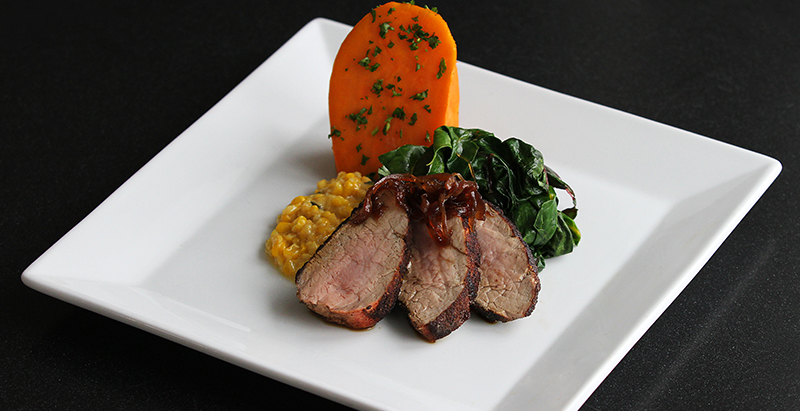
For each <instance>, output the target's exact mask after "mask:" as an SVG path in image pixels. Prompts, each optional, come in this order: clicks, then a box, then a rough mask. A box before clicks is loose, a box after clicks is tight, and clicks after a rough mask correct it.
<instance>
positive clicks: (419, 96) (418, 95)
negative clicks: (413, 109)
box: [411, 90, 428, 101]
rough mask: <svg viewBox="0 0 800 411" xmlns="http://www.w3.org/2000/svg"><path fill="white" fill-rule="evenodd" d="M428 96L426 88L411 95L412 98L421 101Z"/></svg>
mask: <svg viewBox="0 0 800 411" xmlns="http://www.w3.org/2000/svg"><path fill="white" fill-rule="evenodd" d="M426 98H428V90H425V91H423V92H422V93H417V94H414V95H413V96H411V99H412V100H417V101H422V100H425V99H426Z"/></svg>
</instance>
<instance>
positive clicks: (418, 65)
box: [414, 63, 422, 71]
mask: <svg viewBox="0 0 800 411" xmlns="http://www.w3.org/2000/svg"><path fill="white" fill-rule="evenodd" d="M421 68H422V65H421V64H419V63H417V68H416V69H415V70H414V71H419V69H421Z"/></svg>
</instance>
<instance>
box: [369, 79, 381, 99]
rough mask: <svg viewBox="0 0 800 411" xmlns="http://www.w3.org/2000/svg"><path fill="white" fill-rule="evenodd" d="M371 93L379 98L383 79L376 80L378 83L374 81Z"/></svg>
mask: <svg viewBox="0 0 800 411" xmlns="http://www.w3.org/2000/svg"><path fill="white" fill-rule="evenodd" d="M371 91H372V92H373V93H375V94H377V95H378V97H380V96H381V91H383V79H378V81H376V82H375V84H373V85H372V90H371Z"/></svg>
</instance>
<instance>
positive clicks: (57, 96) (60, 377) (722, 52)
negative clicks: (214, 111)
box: [0, 0, 800, 410]
mask: <svg viewBox="0 0 800 411" xmlns="http://www.w3.org/2000/svg"><path fill="white" fill-rule="evenodd" d="M334 3H335V2H323V1H315V2H294V4H291V3H290V2H265V1H230V2H209V1H175V2H161V1H113V2H101V1H97V2H90V1H76V2H64V3H63V4H62V3H61V2H39V1H31V2H6V3H5V4H4V6H3V11H2V12H0V15H1V16H0V23H1V24H0V30H2V33H3V36H2V38H3V41H2V45H0V138H2V146H0V193H1V195H0V199H2V200H1V201H2V203H0V204H2V208H0V210H1V211H0V268H2V271H0V275H1V276H0V409H85V410H89V409H98V410H111V409H135V410H150V409H164V410H173V409H203V410H211V409H219V410H239V409H264V407H265V406H266V407H267V408H270V407H286V408H288V407H298V406H300V407H302V406H314V407H325V408H336V407H337V406H338V405H337V404H334V403H331V402H329V401H328V400H325V399H322V398H319V397H316V396H314V395H311V394H308V393H306V392H303V391H301V390H298V389H295V388H292V387H290V386H287V385H284V384H282V383H280V382H276V381H273V380H270V379H268V378H266V377H262V376H260V375H257V374H255V373H252V372H250V371H247V370H244V369H241V368H239V367H236V366H233V365H230V364H227V363H225V362H223V361H220V360H218V359H215V358H212V357H210V356H207V355H205V354H201V353H199V352H196V351H193V350H191V349H188V348H185V347H183V346H181V345H179V344H176V343H173V342H170V341H167V340H164V339H162V338H160V337H156V336H154V335H151V334H149V333H147V332H144V331H141V330H139V329H136V328H133V327H130V326H128V325H124V324H122V323H119V322H116V321H113V320H110V319H107V318H105V317H102V316H100V315H98V314H95V313H92V312H89V311H86V310H83V309H80V308H77V307H74V306H72V305H69V304H67V303H64V302H61V301H59V300H56V299H54V298H51V297H49V296H46V295H43V294H40V293H38V292H35V291H33V290H31V289H28V288H27V287H25V286H24V285H23V284H22V282H21V281H20V275H21V273H22V272H23V270H24V269H25V268H26V267H27V266H28V265H29V264H31V263H32V262H33V261H34V260H35V259H36V258H37V257H38V256H39V255H41V254H42V253H43V252H45V251H46V250H47V249H48V247H50V246H51V245H52V244H53V243H54V242H55V241H56V240H58V239H59V238H60V237H61V236H62V235H64V234H65V233H66V232H67V231H68V230H69V229H70V228H72V227H73V226H74V225H75V224H77V223H78V222H79V221H80V220H81V219H82V218H83V217H85V216H86V215H87V214H88V213H89V212H90V211H92V209H93V208H94V207H96V206H97V205H98V204H99V203H100V202H101V201H102V200H103V199H105V198H106V197H107V196H108V195H109V194H111V192H112V191H113V190H114V189H116V188H117V187H119V186H120V185H121V184H122V183H123V182H124V181H125V180H126V179H127V178H128V177H130V176H131V175H132V174H134V173H135V172H136V171H137V170H138V169H139V168H140V167H142V166H143V165H144V164H145V162H147V161H148V160H149V159H150V158H151V157H153V156H154V155H155V154H156V153H158V152H159V150H161V149H162V148H163V147H165V146H166V145H167V144H169V143H170V141H171V140H172V139H174V138H175V137H176V136H177V135H178V134H180V133H181V132H182V131H183V130H184V129H185V128H186V127H188V126H189V125H190V124H192V122H194V121H195V120H196V119H197V118H198V117H200V116H201V115H202V114H203V113H204V112H206V111H207V110H208V109H209V108H211V106H212V105H213V104H214V103H216V102H217V101H218V100H219V99H220V98H222V97H223V96H224V95H225V94H226V93H227V92H228V91H229V90H231V89H232V88H233V87H234V86H235V85H236V84H237V83H238V82H239V81H241V80H242V79H243V78H244V77H245V76H246V75H247V74H248V73H250V72H251V71H252V70H254V69H255V68H256V67H257V66H258V65H259V64H260V63H261V62H262V61H264V60H265V59H266V58H267V57H269V56H270V55H271V54H272V53H273V52H274V51H275V50H276V49H277V48H278V47H279V46H281V45H282V44H283V43H284V42H285V41H286V40H288V39H289V37H290V36H292V35H293V34H294V33H295V32H297V31H298V30H299V29H300V28H301V27H302V26H303V25H304V24H306V23H308V22H309V21H310V20H311V19H313V18H315V17H326V18H329V19H332V20H336V21H340V22H344V23H348V24H354V23H355V22H356V21H358V19H359V18H360V17H362V16H363V15H364V14H365V13H366V12H367V11H368V10H369V9H370V8H371V7H372V6H375V5H376V3H373V2H347V5H344V3H345V2H336V3H342V4H341V5H334ZM23 4H24V5H23ZM65 4H68V5H65ZM431 5H432V6H438V7H439V10H440V12H441V14H442V15H443V16H444V17H445V19H446V20H447V21H448V23H449V25H450V28H451V30H452V32H453V35H454V37H455V38H456V41H457V42H458V46H459V59H460V60H462V61H465V62H468V63H471V64H474V65H477V66H480V67H484V68H487V69H489V70H493V71H496V72H499V73H502V74H505V75H508V76H511V77H515V78H518V79H521V80H524V81H526V82H530V83H533V84H536V85H539V86H543V87H546V88H549V89H552V90H556V91H559V92H562V93H566V94H569V95H573V96H576V97H580V98H583V99H586V100H589V101H593V102H596V103H600V104H603V105H606V106H610V107H613V108H616V109H620V110H622V111H626V112H630V113H633V114H636V115H639V116H642V117H645V118H649V119H652V120H655V121H658V122H662V123H666V124H669V125H672V126H675V127H678V128H681V129H685V130H689V131H692V132H695V133H698V134H701V135H705V136H709V137H711V138H714V139H717V140H720V141H724V142H727V143H731V144H734V145H737V146H740V147H744V148H747V149H750V150H753V151H756V152H760V153H763V154H766V155H768V156H771V157H774V158H776V159H778V160H779V161H780V162H781V163H782V164H783V167H784V168H783V171H782V173H781V175H780V176H779V177H778V178H777V180H776V181H775V183H774V184H773V185H772V187H771V188H770V189H769V190H768V191H767V192H766V194H765V195H764V196H763V197H762V198H761V200H760V201H759V202H758V203H757V204H756V205H755V207H753V209H752V210H751V211H750V212H749V214H748V215H747V216H746V217H745V218H744V220H743V221H742V222H741V223H740V224H739V226H738V227H737V228H736V229H735V230H734V231H733V233H732V234H731V235H730V237H729V238H728V239H727V240H726V241H725V242H724V243H723V244H722V246H721V247H720V248H719V250H718V251H717V252H716V253H715V254H714V256H713V257H712V258H711V260H710V261H709V262H708V263H707V264H706V265H705V267H704V268H703V269H702V270H700V272H699V273H698V274H697V276H696V277H695V278H694V280H693V281H692V282H691V283H690V284H689V285H688V287H686V289H685V290H684V291H683V292H682V293H681V294H680V296H679V297H678V298H677V299H676V300H675V301H674V302H673V303H672V305H671V306H670V307H669V308H668V309H667V310H666V312H665V313H664V314H663V315H662V316H661V317H660V318H659V319H658V320H657V321H656V322H655V324H654V325H653V326H652V327H651V328H650V329H649V331H648V332H647V333H646V334H645V335H644V336H643V337H642V338H641V340H639V342H638V343H637V344H636V345H635V346H634V347H633V349H632V350H631V351H630V352H629V353H628V354H627V356H625V358H624V359H623V360H622V361H621V362H620V363H619V365H618V366H617V367H616V368H615V369H614V370H613V372H611V374H610V375H609V376H608V377H607V378H606V379H605V381H604V382H603V383H602V384H601V385H600V386H599V388H597V390H596V391H595V392H594V394H593V395H592V396H591V397H590V398H589V399H588V401H587V402H586V403H585V405H584V409H700V408H703V409H787V410H788V409H800V281H799V280H798V277H797V275H796V268H797V267H798V266H800V258H799V256H800V252H798V250H797V248H798V244H800V217H798V204H797V202H798V198H799V196H798V186H800V185H799V184H798V183H797V181H798V177H800V176H798V168H800V160H798V153H800V28H798V22H800V2H795V1H769V0H758V1H755V0H754V1H722V0H720V1H694V0H693V1H686V0H679V1H670V2H664V1H661V2H656V1H601V0H597V1H585V0H576V1H564V2H556V1H538V0H537V1H525V2H510V1H503V2H480V3H478V4H469V5H466V4H463V3H451V2H445V1H441V2H438V4H436V3H433V4H431ZM697 178H703V176H697ZM535 408H536V407H535V404H531V409H535Z"/></svg>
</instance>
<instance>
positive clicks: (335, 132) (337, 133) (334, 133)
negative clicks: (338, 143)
mask: <svg viewBox="0 0 800 411" xmlns="http://www.w3.org/2000/svg"><path fill="white" fill-rule="evenodd" d="M331 137H339V138H341V139H342V140H344V138H342V132H341V131H339V130H337V129H336V127H333V126H331V133H330V134H328V138H331Z"/></svg>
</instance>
